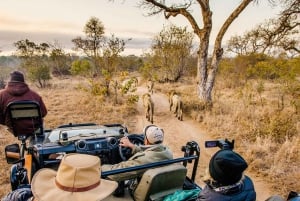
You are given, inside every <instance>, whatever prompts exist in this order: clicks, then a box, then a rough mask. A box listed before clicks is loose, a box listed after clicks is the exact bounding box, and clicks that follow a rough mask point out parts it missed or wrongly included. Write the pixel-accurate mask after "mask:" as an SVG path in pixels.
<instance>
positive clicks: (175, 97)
mask: <svg viewBox="0 0 300 201" xmlns="http://www.w3.org/2000/svg"><path fill="white" fill-rule="evenodd" d="M169 104H170V111H174V113H175V114H176V115H175V117H177V119H178V120H180V121H182V119H183V118H182V116H183V115H182V106H183V103H182V100H181V97H180V95H179V94H177V93H176V92H175V91H171V92H170V93H169Z"/></svg>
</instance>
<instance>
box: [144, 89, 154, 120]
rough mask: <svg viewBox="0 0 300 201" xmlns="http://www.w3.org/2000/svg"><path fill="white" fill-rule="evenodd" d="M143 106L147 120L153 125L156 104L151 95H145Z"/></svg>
mask: <svg viewBox="0 0 300 201" xmlns="http://www.w3.org/2000/svg"><path fill="white" fill-rule="evenodd" d="M143 105H144V108H145V113H146V119H147V120H148V121H150V122H151V123H152V124H153V112H154V103H153V101H152V99H151V95H150V94H149V93H145V94H143Z"/></svg>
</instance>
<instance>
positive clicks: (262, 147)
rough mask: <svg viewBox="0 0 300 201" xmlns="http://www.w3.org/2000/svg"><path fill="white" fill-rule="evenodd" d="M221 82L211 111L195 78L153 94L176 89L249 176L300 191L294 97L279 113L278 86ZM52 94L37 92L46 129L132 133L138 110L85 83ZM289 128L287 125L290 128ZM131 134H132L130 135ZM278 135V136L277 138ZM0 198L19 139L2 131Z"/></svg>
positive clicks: (187, 111) (56, 87) (281, 189)
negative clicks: (88, 126)
mask: <svg viewBox="0 0 300 201" xmlns="http://www.w3.org/2000/svg"><path fill="white" fill-rule="evenodd" d="M222 82H224V81H223V80H222V79H221V78H218V82H217V83H216V86H215V89H214V94H213V100H214V105H213V108H212V109H211V110H210V111H204V110H202V109H203V106H202V105H201V104H200V103H199V102H198V99H197V94H196V88H195V85H194V81H193V79H187V80H182V81H181V83H174V84H164V85H163V84H158V83H155V87H154V88H155V93H156V92H163V93H166V94H167V92H168V91H169V90H171V89H175V90H177V91H179V92H180V93H181V95H182V97H183V100H184V115H189V116H191V117H192V118H194V119H195V120H197V121H198V122H199V124H201V125H202V126H203V128H205V130H206V131H205V132H206V133H209V134H210V135H211V136H212V137H215V138H222V139H223V138H228V139H235V140H236V149H237V151H238V152H240V153H241V154H242V155H243V156H244V157H245V158H246V160H247V161H248V163H249V171H251V172H252V173H253V174H256V175H258V176H259V177H264V178H265V180H266V181H267V182H268V183H270V184H271V185H272V187H273V190H274V192H278V194H281V195H282V196H286V195H287V193H288V192H289V191H290V190H296V191H297V190H298V191H299V189H300V182H299V180H300V174H299V167H300V161H299V158H300V136H299V133H300V122H299V119H300V118H299V114H296V113H295V111H294V108H293V107H292V105H291V104H290V103H291V101H292V99H293V98H292V97H290V96H288V95H286V96H285V106H284V108H283V109H281V110H279V106H278V105H279V104H278V103H279V100H278V96H277V95H276V94H278V91H280V87H281V86H280V85H278V84H274V83H266V84H265V85H264V87H265V89H264V91H263V92H262V93H261V94H260V95H261V97H260V96H259V94H258V93H257V90H256V89H257V82H256V81H253V82H252V83H248V84H247V85H243V86H240V87H237V88H232V87H231V88H226V87H224V86H229V85H228V84H226V83H222ZM53 83H54V84H53V85H52V87H50V88H48V89H42V90H41V89H35V90H36V91H38V92H39V93H40V94H41V95H42V97H43V99H44V101H45V103H46V105H47V107H48V109H49V111H48V112H49V113H48V115H47V117H46V118H45V125H46V127H48V128H54V127H56V126H58V125H61V124H68V123H70V122H72V123H83V122H95V123H99V124H104V123H123V124H126V125H127V126H128V127H129V129H134V124H135V123H134V121H133V119H132V118H131V117H133V116H134V115H135V114H136V109H135V108H133V107H130V106H127V105H113V104H112V103H110V101H109V100H108V99H105V98H101V97H95V96H91V95H90V94H89V93H88V92H84V91H82V90H79V89H78V88H79V87H80V86H82V85H84V84H85V81H84V80H82V79H63V80H55V81H54V82H53ZM286 125H288V126H286ZM130 132H131V131H130ZM274 133H276V135H275V134H274ZM0 138H1V141H0V157H1V159H0V165H1V169H0V183H1V189H0V197H2V196H3V195H4V194H6V193H7V192H8V191H9V190H10V186H9V167H10V165H7V164H6V161H5V158H4V153H3V150H4V146H5V145H6V144H9V143H12V142H17V140H16V139H15V138H14V137H13V136H12V135H11V134H10V133H8V132H7V131H6V130H5V127H0Z"/></svg>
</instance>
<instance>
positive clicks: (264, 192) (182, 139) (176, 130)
mask: <svg viewBox="0 0 300 201" xmlns="http://www.w3.org/2000/svg"><path fill="white" fill-rule="evenodd" d="M145 92H146V88H144V87H138V90H137V93H138V94H139V95H142V94H143V93H145ZM152 99H153V101H154V105H155V107H154V118H153V119H154V124H155V125H158V126H160V127H161V128H163V129H164V131H165V144H167V145H168V146H169V147H170V148H171V149H172V150H173V152H174V155H175V157H182V156H183V155H182V152H181V150H180V148H181V146H182V145H184V144H185V143H186V142H188V141H191V140H193V141H196V142H197V143H198V144H199V145H200V150H201V155H200V163H199V167H198V172H197V176H196V181H197V183H198V184H199V185H200V186H203V185H204V184H203V182H202V178H203V176H204V175H205V171H206V167H207V165H208V163H209V160H210V157H211V156H212V155H213V154H214V153H215V152H216V151H217V150H218V148H212V149H207V148H205V147H204V142H205V141H206V140H215V139H212V137H211V136H210V135H209V134H208V133H205V132H204V131H203V129H202V128H201V125H200V124H199V123H197V122H195V121H194V120H191V119H188V118H186V117H183V121H179V120H177V118H175V116H174V114H173V113H171V112H170V111H169V103H168V98H167V96H166V95H164V94H161V93H154V94H153V95H152ZM138 111H139V115H138V116H137V120H136V122H132V123H130V124H131V125H128V127H129V128H130V129H131V130H130V132H131V133H134V132H138V133H140V132H141V130H142V129H143V128H144V127H145V126H147V125H149V124H150V122H148V121H147V120H146V118H145V115H144V109H143V106H142V102H141V100H140V101H139V103H138ZM236 143H238V142H236ZM246 174H247V175H249V176H250V177H251V178H252V179H253V182H254V185H255V189H256V193H257V200H258V201H263V200H265V199H266V198H268V197H269V196H270V195H271V194H272V193H271V191H270V188H269V187H268V185H267V183H265V182H264V180H263V178H256V177H253V176H252V174H251V173H250V172H246ZM253 175H254V174H253Z"/></svg>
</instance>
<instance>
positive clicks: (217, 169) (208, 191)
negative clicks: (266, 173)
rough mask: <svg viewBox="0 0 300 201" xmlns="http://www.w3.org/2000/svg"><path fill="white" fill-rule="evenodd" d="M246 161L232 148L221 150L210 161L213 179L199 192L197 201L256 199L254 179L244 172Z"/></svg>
mask: <svg viewBox="0 0 300 201" xmlns="http://www.w3.org/2000/svg"><path fill="white" fill-rule="evenodd" d="M247 167H248V165H247V163H246V161H245V160H244V159H243V158H242V157H241V156H240V155H239V154H237V153H235V152H234V151H232V150H228V149H225V150H219V151H218V152H216V153H215V154H214V155H213V157H212V158H211V160H210V162H209V173H210V177H211V179H209V180H207V181H205V183H206V185H205V187H204V188H203V189H202V190H201V192H200V193H199V196H198V198H197V201H255V200H256V192H255V189H254V185H253V182H252V180H251V179H250V178H249V177H248V176H246V175H244V174H243V172H244V170H245V169H246V168H247Z"/></svg>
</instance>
